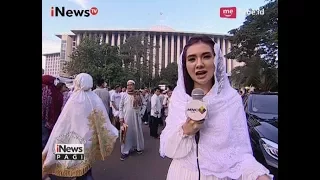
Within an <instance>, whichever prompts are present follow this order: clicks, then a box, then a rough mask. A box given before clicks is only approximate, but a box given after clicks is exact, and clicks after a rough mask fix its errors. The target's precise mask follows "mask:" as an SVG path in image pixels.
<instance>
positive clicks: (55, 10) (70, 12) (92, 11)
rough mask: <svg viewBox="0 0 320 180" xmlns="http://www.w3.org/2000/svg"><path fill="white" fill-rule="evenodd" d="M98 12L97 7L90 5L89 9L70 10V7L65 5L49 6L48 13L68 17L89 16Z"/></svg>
mask: <svg viewBox="0 0 320 180" xmlns="http://www.w3.org/2000/svg"><path fill="white" fill-rule="evenodd" d="M98 12H99V10H98V8H96V7H92V8H91V9H86V10H72V9H66V8H65V7H61V8H59V7H51V11H50V15H51V16H52V17H54V16H56V17H58V16H62V17H65V16H68V17H73V16H76V17H83V16H84V17H89V16H91V15H93V16H95V15H97V14H98Z"/></svg>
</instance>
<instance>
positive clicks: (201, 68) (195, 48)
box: [186, 42, 215, 85]
mask: <svg viewBox="0 0 320 180" xmlns="http://www.w3.org/2000/svg"><path fill="white" fill-rule="evenodd" d="M186 68H187V71H188V73H189V75H190V77H191V79H192V80H193V81H194V83H195V84H198V85H206V84H207V83H211V82H210V81H211V80H212V78H213V75H214V71H215V65H214V53H213V51H212V48H211V47H210V46H209V45H207V44H205V43H203V42H199V43H196V44H193V45H191V46H190V47H189V48H188V49H187V51H186Z"/></svg>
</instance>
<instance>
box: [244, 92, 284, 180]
mask: <svg viewBox="0 0 320 180" xmlns="http://www.w3.org/2000/svg"><path fill="white" fill-rule="evenodd" d="M244 108H245V112H246V116H247V123H248V128H249V134H250V139H251V145H252V149H253V153H254V156H255V158H256V159H257V160H258V161H259V162H260V163H262V164H263V165H265V166H266V167H267V168H268V169H269V170H270V171H271V173H272V174H274V175H275V179H278V178H277V176H278V93H251V94H249V95H248V97H247V98H246V99H245V101H244Z"/></svg>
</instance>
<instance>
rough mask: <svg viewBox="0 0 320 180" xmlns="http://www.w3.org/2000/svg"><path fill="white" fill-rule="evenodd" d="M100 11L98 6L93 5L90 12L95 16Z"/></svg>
mask: <svg viewBox="0 0 320 180" xmlns="http://www.w3.org/2000/svg"><path fill="white" fill-rule="evenodd" d="M98 12H99V10H98V8H96V7H92V8H91V9H90V13H91V15H93V16H95V15H97V14H98Z"/></svg>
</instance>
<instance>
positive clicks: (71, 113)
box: [42, 73, 118, 177]
mask: <svg viewBox="0 0 320 180" xmlns="http://www.w3.org/2000/svg"><path fill="white" fill-rule="evenodd" d="M92 86H93V80H92V77H91V76H90V75H89V74H85V73H81V74H78V75H77V77H76V78H75V81H74V87H75V89H74V92H73V93H72V96H71V97H70V98H69V100H68V102H67V103H66V105H65V107H64V108H63V110H62V112H61V114H60V116H59V118H58V120H57V122H56V124H55V126H54V128H53V130H52V133H51V135H50V138H49V140H48V143H47V145H46V147H45V148H44V150H43V152H42V161H43V164H42V171H43V173H44V174H54V175H56V176H60V177H78V176H82V175H83V174H85V173H86V172H87V171H88V170H89V169H90V168H91V167H92V164H93V163H94V162H95V161H97V160H104V159H105V158H106V157H107V156H109V155H110V154H111V152H112V151H113V147H114V143H115V141H116V139H117V137H118V130H117V129H116V128H115V127H114V126H113V125H112V124H111V122H110V119H109V116H108V113H107V111H106V108H105V107H104V105H103V103H102V101H101V99H100V98H99V97H98V96H97V95H96V94H95V93H94V92H92V91H91V88H92ZM55 144H84V147H85V149H84V152H85V160H84V161H79V160H78V161H57V160H55V156H54V152H55V151H54V150H55Z"/></svg>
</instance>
